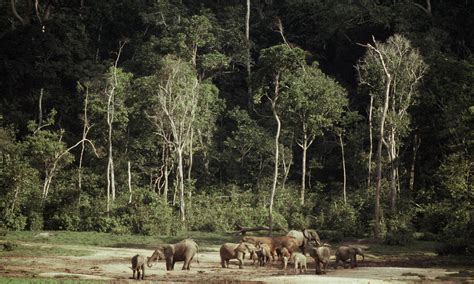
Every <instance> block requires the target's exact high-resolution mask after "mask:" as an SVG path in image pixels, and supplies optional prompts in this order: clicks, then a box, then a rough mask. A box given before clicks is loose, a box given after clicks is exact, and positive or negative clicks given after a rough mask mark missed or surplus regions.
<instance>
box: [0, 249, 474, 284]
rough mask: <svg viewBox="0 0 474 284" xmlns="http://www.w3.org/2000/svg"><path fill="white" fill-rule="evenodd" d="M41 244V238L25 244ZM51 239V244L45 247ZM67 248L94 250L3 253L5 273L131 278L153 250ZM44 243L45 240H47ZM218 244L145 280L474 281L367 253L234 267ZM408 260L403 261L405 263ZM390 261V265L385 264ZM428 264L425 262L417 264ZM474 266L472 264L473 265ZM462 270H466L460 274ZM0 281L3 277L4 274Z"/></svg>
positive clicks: (159, 266)
mask: <svg viewBox="0 0 474 284" xmlns="http://www.w3.org/2000/svg"><path fill="white" fill-rule="evenodd" d="M23 245H28V246H32V249H34V246H38V244H23ZM48 246H49V247H52V245H46V247H48ZM54 246H56V247H60V248H64V249H77V250H90V252H91V254H90V255H88V256H55V257H3V258H1V259H0V277H21V278H32V277H34V278H40V279H41V278H55V279H77V280H83V279H91V280H99V281H104V282H113V283H132V282H135V281H136V280H132V279H131V276H132V271H131V269H130V266H131V265H130V259H131V257H132V256H133V255H135V254H137V253H139V254H143V255H147V256H148V255H151V254H152V252H153V251H152V250H143V249H126V248H106V247H84V246H68V245H54ZM42 247H43V248H44V247H45V245H42ZM218 249H219V247H218V246H212V247H206V248H205V249H204V251H203V252H199V254H198V259H199V263H197V262H196V261H193V263H192V264H191V270H190V271H182V270H181V266H182V262H181V263H180V262H178V263H176V266H175V271H169V272H167V271H166V270H165V264H164V263H163V262H157V263H155V265H154V266H153V267H152V268H147V269H146V272H145V280H147V281H149V282H152V281H158V282H160V283H162V282H168V283H175V282H181V283H182V282H195V283H196V282H201V283H407V282H412V283H432V282H439V283H455V282H463V283H474V278H473V277H469V276H471V275H472V273H468V276H465V277H457V276H458V275H460V274H459V269H457V270H454V269H452V270H449V269H443V268H414V267H396V266H406V265H409V264H410V263H409V262H408V263H407V262H399V263H398V264H402V265H398V264H397V261H395V260H393V261H390V260H388V261H387V262H385V260H380V259H377V258H376V257H375V256H371V255H366V261H365V262H363V263H359V267H358V268H355V269H349V268H348V269H343V268H342V267H339V269H337V270H335V269H333V268H332V267H331V268H330V269H329V270H328V271H327V274H325V275H315V274H314V273H315V270H314V262H313V260H312V258H311V257H308V260H309V266H308V267H309V270H308V272H307V273H306V274H295V273H294V272H293V269H292V268H291V265H290V267H289V268H288V269H287V270H286V271H283V270H282V269H281V263H280V262H279V261H278V262H275V263H273V264H270V265H268V266H266V267H255V266H253V265H252V261H251V260H248V259H246V260H245V264H244V268H243V269H239V268H238V266H237V262H236V261H231V268H228V269H223V268H221V267H220V258H219V252H218ZM403 264H404V265H403ZM385 265H387V266H385ZM417 266H418V267H420V266H421V267H423V265H417ZM471 272H472V270H471ZM461 276H462V275H461ZM0 282H1V279H0ZM142 283H143V282H142Z"/></svg>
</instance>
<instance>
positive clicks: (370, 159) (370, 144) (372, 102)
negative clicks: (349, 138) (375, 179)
mask: <svg viewBox="0 0 474 284" xmlns="http://www.w3.org/2000/svg"><path fill="white" fill-rule="evenodd" d="M373 108H374V96H373V95H371V96H370V107H369V162H368V165H367V166H368V173H367V193H370V184H371V177H372V151H373V150H372V149H373V141H372V140H373V139H372V112H373Z"/></svg>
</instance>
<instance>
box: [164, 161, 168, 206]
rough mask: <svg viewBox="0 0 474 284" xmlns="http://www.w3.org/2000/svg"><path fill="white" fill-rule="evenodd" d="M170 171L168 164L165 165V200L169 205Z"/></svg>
mask: <svg viewBox="0 0 474 284" xmlns="http://www.w3.org/2000/svg"><path fill="white" fill-rule="evenodd" d="M169 174H170V172H169V170H168V163H166V164H165V185H164V188H163V199H164V200H165V203H168V187H169V181H168V177H169Z"/></svg>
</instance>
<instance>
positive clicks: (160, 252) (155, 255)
mask: <svg viewBox="0 0 474 284" xmlns="http://www.w3.org/2000/svg"><path fill="white" fill-rule="evenodd" d="M164 258H165V254H164V253H163V249H162V248H158V249H156V250H155V251H154V252H153V254H152V255H151V256H150V257H147V261H146V265H147V266H148V267H152V266H153V262H155V261H157V260H162V259H164Z"/></svg>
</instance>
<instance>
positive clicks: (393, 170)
mask: <svg viewBox="0 0 474 284" xmlns="http://www.w3.org/2000/svg"><path fill="white" fill-rule="evenodd" d="M389 142H390V145H389V146H390V150H389V152H390V154H389V160H390V210H391V211H392V213H395V211H396V202H397V167H396V165H395V163H396V160H397V156H396V155H397V153H396V145H395V144H396V141H395V130H394V129H393V128H392V129H391V130H390V140H389Z"/></svg>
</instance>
